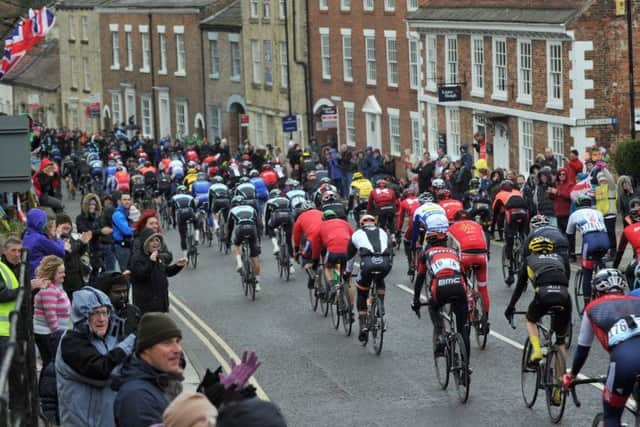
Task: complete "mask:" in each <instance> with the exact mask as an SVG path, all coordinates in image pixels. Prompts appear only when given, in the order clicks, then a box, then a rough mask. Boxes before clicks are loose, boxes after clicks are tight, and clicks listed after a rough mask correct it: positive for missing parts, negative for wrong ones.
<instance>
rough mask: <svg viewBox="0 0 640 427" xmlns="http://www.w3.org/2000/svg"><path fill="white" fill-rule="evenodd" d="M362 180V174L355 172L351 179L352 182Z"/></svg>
mask: <svg viewBox="0 0 640 427" xmlns="http://www.w3.org/2000/svg"><path fill="white" fill-rule="evenodd" d="M362 178H364V177H363V176H362V174H361V173H360V172H354V174H353V176H352V177H351V180H352V181H355V180H356V179H362Z"/></svg>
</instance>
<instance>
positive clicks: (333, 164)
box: [327, 148, 351, 194]
mask: <svg viewBox="0 0 640 427" xmlns="http://www.w3.org/2000/svg"><path fill="white" fill-rule="evenodd" d="M328 151H329V156H328V158H327V168H328V171H329V178H331V180H332V181H333V185H335V186H336V188H338V191H340V193H341V194H342V188H343V186H344V184H343V182H342V181H343V179H344V175H343V174H342V169H341V168H340V155H339V154H338V152H337V151H336V149H335V148H330V149H328ZM349 182H351V181H349Z"/></svg>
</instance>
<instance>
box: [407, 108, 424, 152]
mask: <svg viewBox="0 0 640 427" xmlns="http://www.w3.org/2000/svg"><path fill="white" fill-rule="evenodd" d="M409 120H410V123H411V125H410V126H411V151H412V152H413V154H415V155H416V156H421V155H422V153H423V151H424V146H423V144H422V129H420V124H421V122H420V113H418V112H417V111H410V112H409Z"/></svg>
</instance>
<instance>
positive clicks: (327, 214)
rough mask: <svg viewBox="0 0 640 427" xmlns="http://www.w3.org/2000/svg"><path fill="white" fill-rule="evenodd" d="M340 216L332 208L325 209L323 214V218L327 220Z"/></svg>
mask: <svg viewBox="0 0 640 427" xmlns="http://www.w3.org/2000/svg"><path fill="white" fill-rule="evenodd" d="M336 218H338V214H337V213H335V212H334V211H332V210H331V209H327V210H326V211H324V213H323V214H322V220H323V221H326V220H328V219H336Z"/></svg>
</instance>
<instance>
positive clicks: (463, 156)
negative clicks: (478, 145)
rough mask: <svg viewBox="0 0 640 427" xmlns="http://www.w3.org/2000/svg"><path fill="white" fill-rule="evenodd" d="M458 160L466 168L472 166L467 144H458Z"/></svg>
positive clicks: (469, 168) (471, 157)
mask: <svg viewBox="0 0 640 427" xmlns="http://www.w3.org/2000/svg"><path fill="white" fill-rule="evenodd" d="M460 161H461V162H462V164H463V165H464V166H466V167H467V169H468V170H471V168H472V167H473V156H472V155H471V153H469V144H461V145H460Z"/></svg>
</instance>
